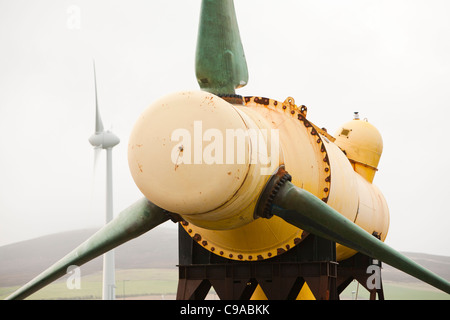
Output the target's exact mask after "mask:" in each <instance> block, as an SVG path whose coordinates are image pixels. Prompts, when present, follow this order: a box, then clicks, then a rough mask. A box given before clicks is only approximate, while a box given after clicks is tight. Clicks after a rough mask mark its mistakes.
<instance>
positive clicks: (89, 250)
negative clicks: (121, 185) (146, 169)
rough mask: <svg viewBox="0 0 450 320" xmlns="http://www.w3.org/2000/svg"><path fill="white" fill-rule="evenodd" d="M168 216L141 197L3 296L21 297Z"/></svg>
mask: <svg viewBox="0 0 450 320" xmlns="http://www.w3.org/2000/svg"><path fill="white" fill-rule="evenodd" d="M168 219H169V216H168V215H167V214H166V213H165V211H164V210H163V209H161V208H159V207H157V206H156V205H154V204H153V203H151V202H150V201H148V200H147V199H145V198H143V199H141V200H139V201H137V202H136V203H134V204H133V205H132V206H130V207H128V208H127V209H125V210H124V211H122V212H121V213H120V214H119V215H118V217H117V218H116V219H114V220H113V221H111V222H110V223H108V224H107V225H106V226H104V227H103V228H102V229H100V230H99V231H97V232H96V233H95V234H94V235H92V236H91V237H90V238H89V239H87V240H86V241H85V242H83V243H82V244H81V245H79V246H78V247H77V248H75V249H74V250H73V251H72V252H70V253H69V254H67V255H66V256H65V257H63V258H62V259H61V260H59V261H58V262H56V263H55V264H54V265H52V266H51V267H49V268H48V269H47V270H45V271H44V272H42V273H41V274H40V275H38V276H37V277H36V278H34V279H33V280H31V281H30V282H28V283H27V284H26V285H24V286H23V287H21V288H19V289H18V290H17V291H15V292H14V293H13V294H11V295H10V296H8V297H7V298H6V299H7V300H12V299H24V298H26V297H27V296H29V295H31V294H32V293H34V292H36V291H38V290H39V289H41V288H43V287H45V286H46V285H48V284H50V283H51V282H53V281H54V280H56V279H58V278H60V277H61V276H63V275H65V274H66V272H67V268H68V267H69V266H72V265H76V266H81V265H82V264H84V263H86V262H88V261H90V260H92V259H94V258H96V257H98V256H100V255H102V254H103V253H105V252H108V251H109V250H111V249H113V248H115V247H117V246H119V245H121V244H123V243H125V242H127V241H129V240H131V239H133V238H136V237H138V236H140V235H142V234H144V233H145V232H147V231H149V230H151V229H153V228H155V227H156V226H158V225H160V224H161V223H163V222H165V221H167V220H168Z"/></svg>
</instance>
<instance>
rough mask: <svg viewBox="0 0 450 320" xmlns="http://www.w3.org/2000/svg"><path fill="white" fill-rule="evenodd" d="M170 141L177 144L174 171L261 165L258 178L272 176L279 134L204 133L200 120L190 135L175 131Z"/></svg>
mask: <svg viewBox="0 0 450 320" xmlns="http://www.w3.org/2000/svg"><path fill="white" fill-rule="evenodd" d="M170 138H171V141H175V142H178V143H177V144H176V145H175V146H174V147H173V148H172V152H171V160H172V163H173V164H174V165H175V169H176V168H177V167H178V166H179V165H180V164H245V163H246V161H249V162H250V164H260V165H261V169H260V172H261V175H271V174H273V172H274V170H275V169H276V168H277V167H278V164H279V156H280V134H279V130H278V129H270V130H268V129H252V128H250V129H246V130H244V129H241V128H238V129H226V130H225V135H224V133H223V131H221V130H219V129H215V128H209V129H207V130H205V131H204V132H203V123H202V121H194V124H193V134H191V132H190V131H189V130H188V129H185V128H178V129H175V130H174V131H173V132H172V135H171V137H170Z"/></svg>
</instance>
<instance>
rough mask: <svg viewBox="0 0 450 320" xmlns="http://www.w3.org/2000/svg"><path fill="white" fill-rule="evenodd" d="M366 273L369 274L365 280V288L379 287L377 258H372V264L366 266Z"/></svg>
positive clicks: (379, 272) (379, 275) (379, 270)
mask: <svg viewBox="0 0 450 320" xmlns="http://www.w3.org/2000/svg"><path fill="white" fill-rule="evenodd" d="M366 273H368V274H371V275H370V276H369V277H368V278H367V281H366V286H367V289H369V290H373V289H381V267H380V265H379V263H378V260H372V264H371V265H370V266H368V267H367V270H366Z"/></svg>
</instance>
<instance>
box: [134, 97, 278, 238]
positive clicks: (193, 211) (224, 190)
mask: <svg viewBox="0 0 450 320" xmlns="http://www.w3.org/2000/svg"><path fill="white" fill-rule="evenodd" d="M264 127H268V124H266V123H264V122H262V121H258V124H256V123H255V121H253V119H251V118H250V117H248V116H247V115H246V114H245V113H243V112H242V111H241V110H239V109H238V108H235V107H234V106H233V105H231V104H229V103H228V102H226V101H225V100H223V99H221V98H219V97H217V96H215V95H213V94H210V93H206V92H203V91H193V92H181V93H175V94H171V95H168V96H166V97H163V98H161V99H159V100H158V101H156V102H155V103H153V104H152V105H151V106H150V107H149V108H148V109H146V110H145V111H144V112H143V113H142V115H141V116H140V118H139V119H138V121H137V123H136V125H135V126H134V128H133V131H132V133H131V136H130V140H129V146H128V149H129V150H128V157H129V158H128V160H129V166H130V171H131V174H132V176H133V179H134V180H135V182H136V185H137V186H138V187H139V189H140V190H141V192H142V193H143V194H144V195H145V196H146V197H147V198H148V199H149V200H150V201H152V202H153V203H155V204H156V205H158V206H160V207H162V208H165V209H166V210H169V211H171V212H176V213H178V214H180V215H182V216H183V218H184V219H185V220H186V221H189V222H192V223H194V224H195V225H196V226H201V227H204V228H208V229H231V228H237V227H239V226H242V225H245V224H248V223H249V222H251V221H252V220H253V219H254V218H253V211H254V207H255V205H256V202H257V198H258V195H259V193H260V192H261V190H262V189H263V187H264V186H265V183H266V181H267V179H268V178H269V175H261V174H260V169H261V165H260V163H258V162H252V161H251V156H252V150H253V149H255V148H256V142H255V141H254V140H252V139H251V138H250V137H249V136H245V135H242V134H241V136H239V134H240V133H245V132H247V131H249V130H250V129H252V130H253V131H255V132H257V131H258V130H260V129H262V128H264ZM235 134H237V135H238V137H237V138H235V137H234V136H235ZM239 139H240V140H241V141H237V142H235V143H232V141H228V140H233V141H234V140H239ZM240 142H242V144H241V145H239V143H240ZM229 145H230V148H228V146H229ZM232 152H233V153H234V157H232V158H231V159H228V158H227V157H228V156H229V155H230V154H231V153H232ZM275 160H276V162H279V159H275ZM278 165H279V164H278V163H276V165H275V168H277V167H278Z"/></svg>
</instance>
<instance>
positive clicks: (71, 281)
mask: <svg viewBox="0 0 450 320" xmlns="http://www.w3.org/2000/svg"><path fill="white" fill-rule="evenodd" d="M66 273H67V274H70V276H69V277H68V278H67V280H66V287H67V289H69V290H73V289H81V269H80V267H79V266H76V265H71V266H68V267H67V271H66Z"/></svg>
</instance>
